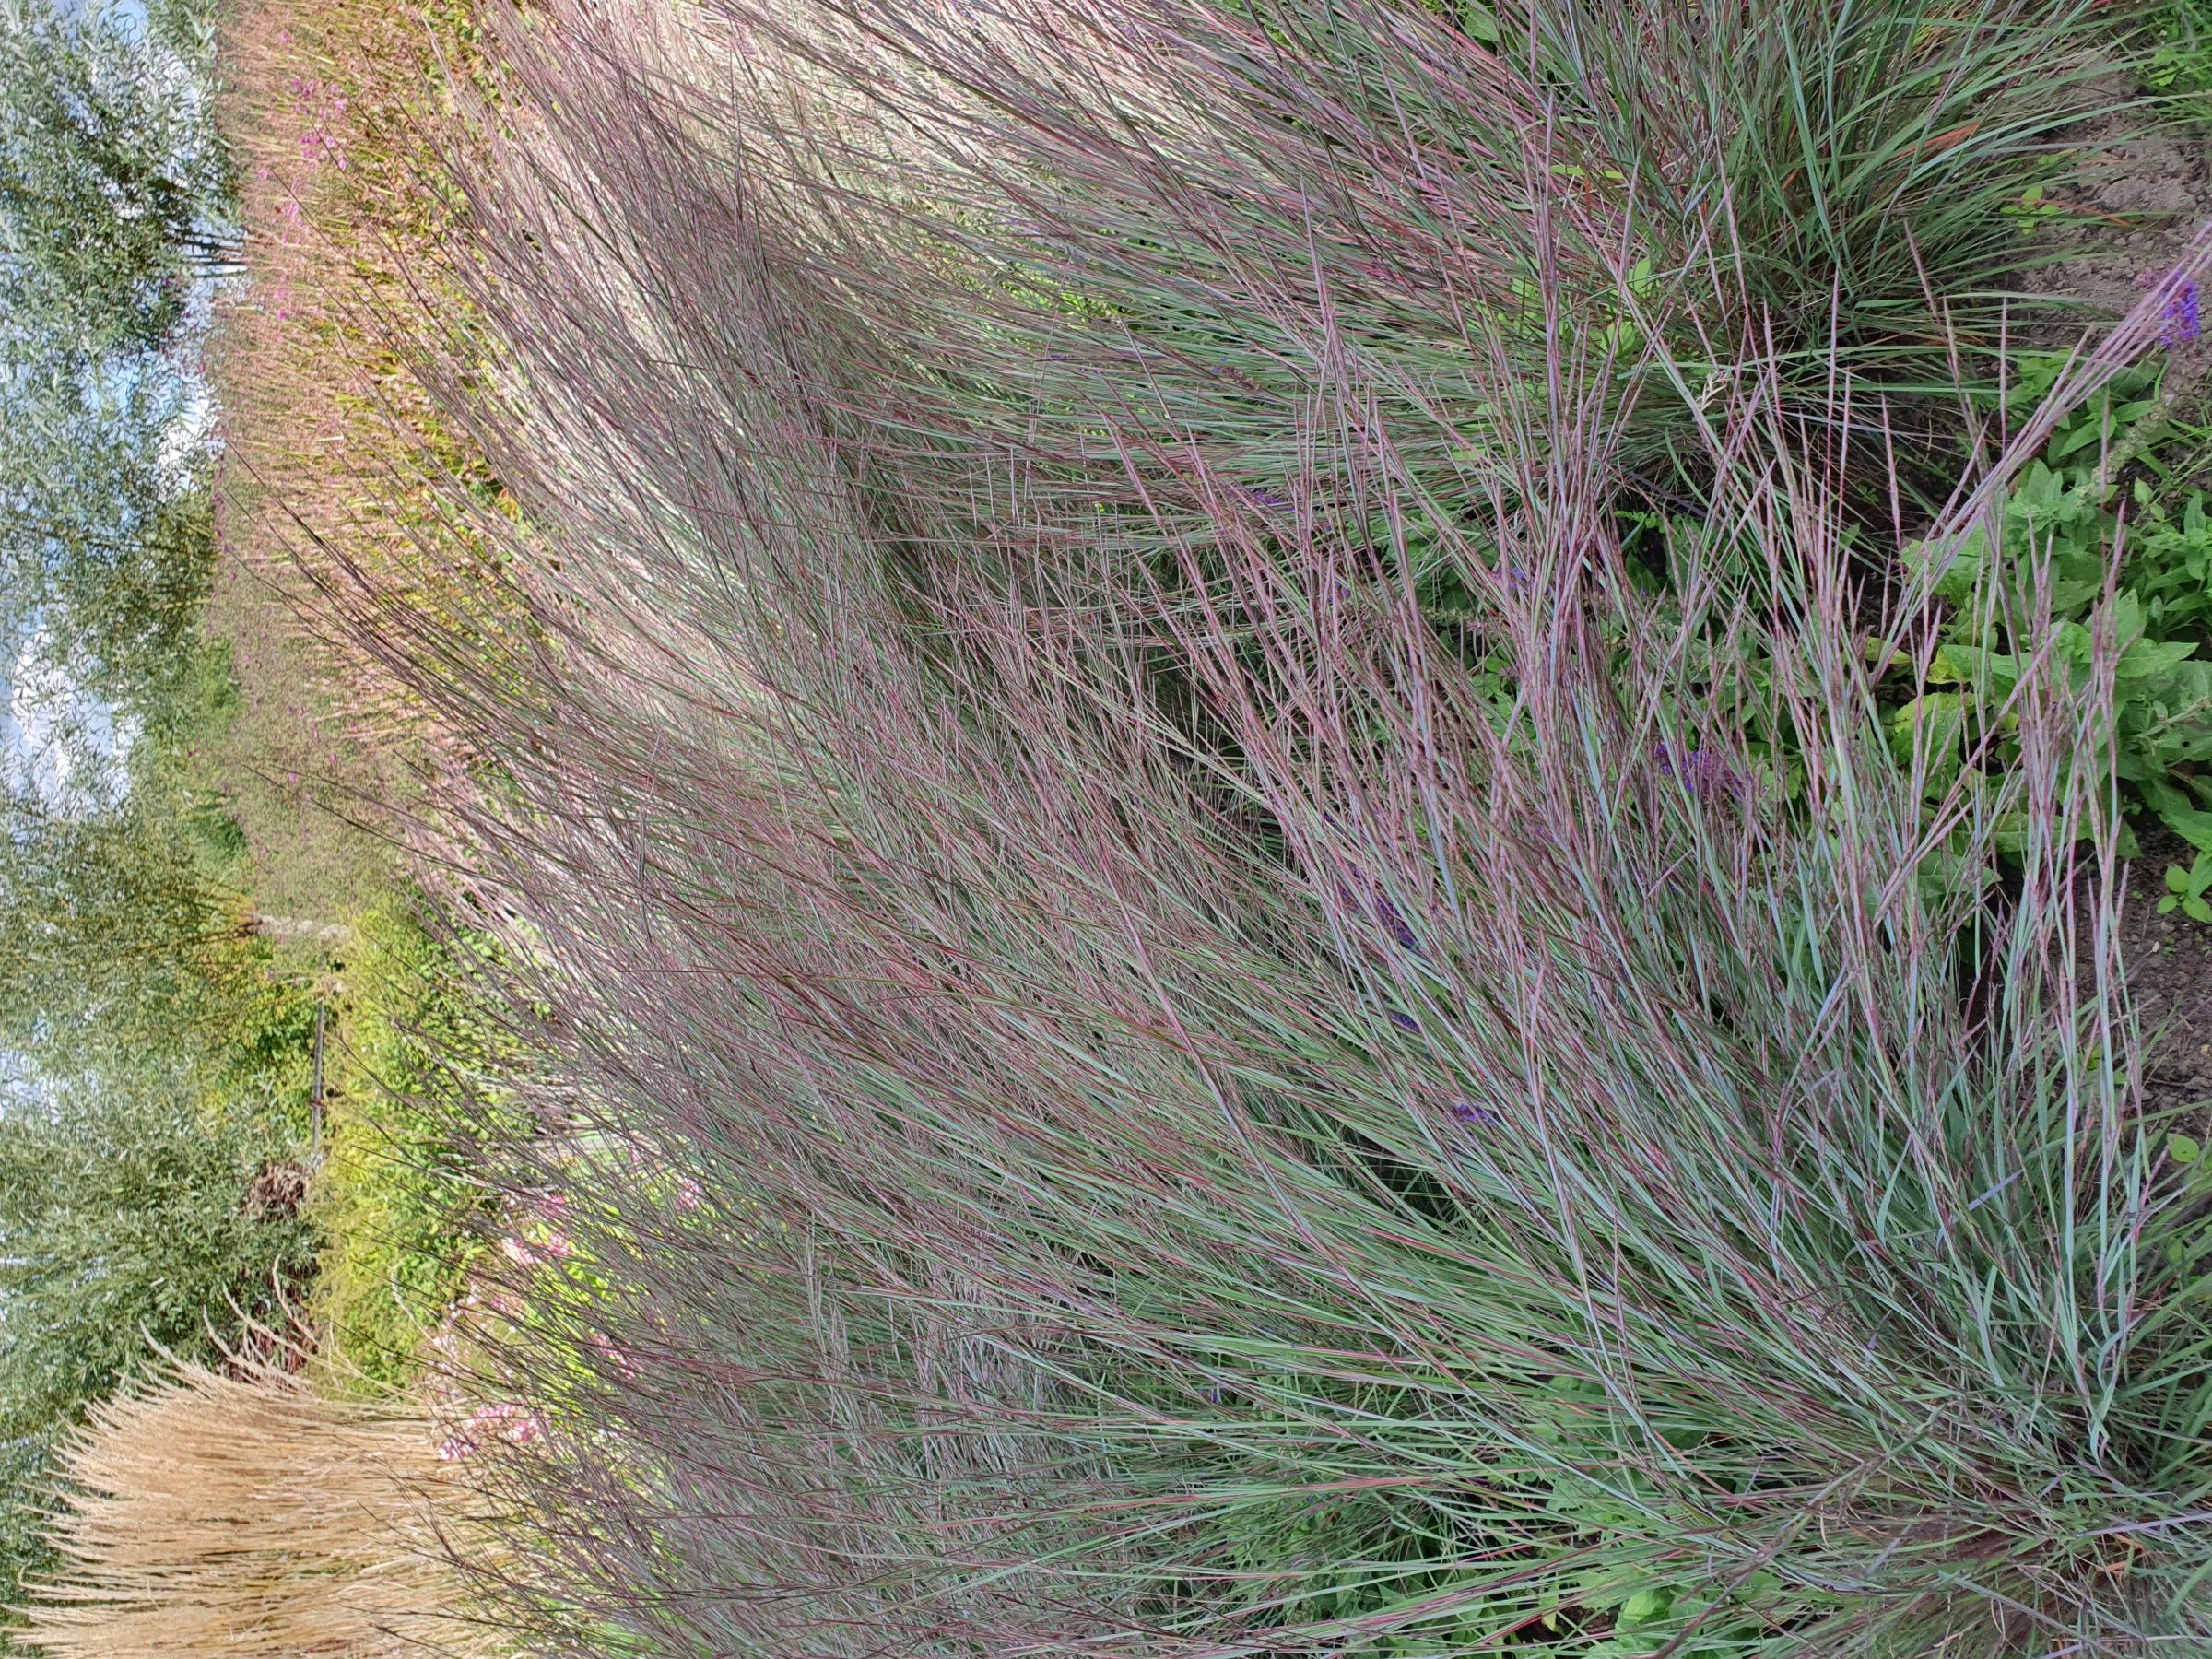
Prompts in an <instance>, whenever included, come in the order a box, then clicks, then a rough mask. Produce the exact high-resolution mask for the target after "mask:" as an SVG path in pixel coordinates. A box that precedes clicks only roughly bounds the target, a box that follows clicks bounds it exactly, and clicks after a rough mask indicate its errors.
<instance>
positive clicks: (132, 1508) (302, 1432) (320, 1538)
mask: <svg viewBox="0 0 2212 1659" xmlns="http://www.w3.org/2000/svg"><path fill="white" fill-rule="evenodd" d="M65 1466H66V1473H67V1475H68V1477H69V1478H70V1480H71V1482H72V1483H73V1485H74V1487H75V1488H76V1493H77V1496H76V1500H75V1501H74V1503H73V1505H72V1506H71V1507H70V1508H69V1509H68V1511H67V1512H65V1513H63V1514H61V1515H60V1516H58V1517H56V1519H55V1521H54V1523H53V1526H54V1531H55V1534H56V1542H57V1544H58V1546H59V1547H60V1550H61V1553H62V1556H63V1559H64V1560H65V1563H66V1568H65V1573H64V1576H63V1578H62V1580H61V1581H60V1582H59V1583H53V1584H50V1585H46V1586H43V1587H41V1589H40V1590H39V1591H38V1592H37V1600H36V1602H35V1605H33V1606H30V1607H29V1608H28V1609H26V1617H27V1618H28V1621H29V1625H28V1629H26V1630H22V1631H20V1632H18V1639H19V1640H20V1641H22V1642H23V1643H24V1645H25V1646H26V1647H28V1648H29V1649H30V1650H32V1651H34V1652H41V1653H48V1654H52V1655H55V1656H56V1659H96V1656H97V1659H155V1656H156V1655H162V1656H166V1655H171V1654H185V1653H189V1654H192V1655H194V1659H264V1656H266V1659H278V1656H279V1655H281V1656H282V1659H301V1656H303V1655H310V1654H312V1655H317V1656H322V1655H330V1656H332V1659H337V1656H339V1655H343V1656H345V1659H381V1656H382V1655H385V1654H392V1655H397V1654H400V1653H406V1654H407V1655H409V1659H423V1656H424V1655H426V1654H450V1655H469V1656H474V1655H488V1654H491V1653H500V1652H504V1651H507V1650H506V1649H505V1648H504V1647H503V1645H502V1644H501V1643H500V1642H499V1641H497V1640H496V1639H495V1637H494V1635H493V1633H492V1632H491V1631H490V1630H488V1629H487V1628H486V1627H484V1626H482V1625H479V1624H477V1623H475V1622H472V1621H471V1620H470V1619H468V1618H466V1617H465V1615H464V1613H463V1608H464V1606H465V1596H464V1594H463V1593H462V1590H461V1586H460V1580H459V1578H458V1575H457V1574H456V1572H455V1571H454V1569H453V1565H452V1562H451V1554H450V1552H451V1548H452V1546H453V1541H454V1540H455V1538H456V1537H457V1536H465V1535H468V1534H469V1533H470V1532H472V1531H473V1527H472V1524H471V1523H472V1518H473V1516H474V1513H475V1503H474V1500H473V1499H472V1498H471V1496H470V1495H469V1494H468V1493H467V1492H466V1491H465V1489H464V1488H461V1487H460V1486H459V1485H457V1484H456V1483H455V1481H454V1480H453V1476H452V1472H451V1471H450V1470H449V1469H448V1468H446V1467H445V1466H444V1465H441V1462H440V1460H439V1457H438V1454H437V1452H436V1449H435V1440H434V1436H433V1434H432V1431H431V1429H430V1426H429V1420H428V1419H427V1418H425V1417H424V1416H423V1415H422V1414H421V1413H420V1411H419V1410H413V1411H410V1410H409V1409H408V1408H407V1406H406V1404H405V1403H404V1402H400V1401H383V1402H364V1401H360V1400H347V1399H330V1398H324V1396H322V1395H321V1394H317V1393H316V1392H315V1390H314V1389H313V1388H312V1386H311V1385H310V1383H309V1382H307V1381H306V1380H305V1379H304V1378H303V1377H301V1376H299V1375H296V1374H288V1373H287V1372H285V1371H280V1370H278V1369H277V1368H276V1367H275V1366H274V1365H270V1364H258V1365H252V1366H249V1367H246V1368H244V1369H243V1371H242V1374H239V1375H226V1374H223V1373H221V1372H218V1371H210V1370H207V1369H206V1368H205V1367H202V1366H197V1365H189V1364H179V1365H177V1366H175V1367H174V1368H173V1369H171V1371H169V1372H168V1373H167V1374H166V1375H164V1376H163V1377H162V1378H160V1379H159V1381H158V1382H155V1383H153V1384H152V1385H150V1386H147V1387H145V1388H142V1389H140V1390H138V1391H136V1392H134V1393H132V1394H128V1395H125V1396H124V1397H122V1398H118V1399H115V1400H112V1401H109V1402H107V1403H105V1404H103V1405H101V1406H97V1407H96V1408H95V1409H94V1411H93V1414H92V1418H91V1421H90V1422H89V1423H88V1424H87V1425H86V1427H85V1428H84V1430H82V1431H81V1432H80V1433H79V1434H78V1435H77V1437H76V1440H75V1441H74V1442H73V1443H72V1444H71V1445H70V1446H69V1447H68V1449H67V1451H66V1453H65Z"/></svg>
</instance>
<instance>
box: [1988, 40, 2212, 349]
mask: <svg viewBox="0 0 2212 1659" xmlns="http://www.w3.org/2000/svg"><path fill="white" fill-rule="evenodd" d="M2110 90H2111V93H2112V104H2113V106H2114V107H2115V108H2116V109H2117V108H2119V107H2120V106H2121V105H2123V104H2124V102H2125V101H2126V89H2125V88H2124V86H2121V85H2117V84H2115V85H2113V86H2112V88H2110ZM2075 137H2076V138H2077V141H2078V142H2080V143H2081V145H2082V147H2083V149H2082V159H2081V162H2080V164H2079V166H2078V167H2077V170H2076V171H2075V174H2074V177H2073V178H2072V180H2071V181H2069V182H2068V183H2067V184H2066V185H2065V186H2064V187H2062V188H2061V189H2060V190H2059V191H2058V192H2057V193H2055V195H2054V198H2053V199H2054V201H2055V202H2056V203H2057V205H2058V206H2059V207H2060V208H2061V210H2062V213H2063V214H2064V215H2065V217H2064V218H2059V219H2056V220H2053V223H2052V224H2051V225H2049V226H2045V227H2042V228H2041V229H2039V232H2038V233H2039V234H2041V235H2048V236H2050V237H2051V238H2052V243H2053V252H2054V253H2056V252H2057V251H2058V250H2060V249H2062V248H2063V249H2065V255H2064V256H2063V257H2062V258H2060V259H2059V260H2058V261H2057V262H2056V263H2054V264H2052V265H2045V266H2044V267H2042V268H2041V270H2040V271H2038V272H2037V273H2036V274H2035V276H2034V277H2033V278H2032V279H2031V280H2030V284H2029V286H2030V288H2032V289H2034V290H2035V291H2037V292H2039V293H2044V294H2049V295H2051V296H2052V297H2053V298H2054V299H2063V300H2065V301H2067V302H2068V305H2067V309H2068V312H2070V313H2071V315H2072V316H2073V317H2074V318H2075V319H2076V320H2077V321H2078V322H2080V323H2083V324H2088V323H2094V322H2101V321H2109V320H2111V319H2112V318H2114V317H2118V316H2121V315H2124V313H2125V312H2128V311H2129V310H2130V309H2132V308H2133V307H2134V305H2135V303H2136V301H2137V300H2140V299H2142V298H2143V294H2144V289H2145V288H2146V286H2147V284H2148V283H2149V282H2150V281H2151V280H2152V279H2153V278H2155V277H2158V276H2159V274H2160V273H2161V272H2163V271H2166V270H2169V269H2171V267H2172V265H2173V264H2174V262H2175V258H2176V256H2177V255H2178V254H2179V253H2180V252H2181V250H2182V249H2183V247H2184V246H2185V245H2186V244H2187V243H2188V241H2189V239H2190V238H2191V237H2192V236H2194V234H2195V233H2196V229H2197V227H2198V226H2200V225H2202V224H2203V223H2204V222H2205V220H2206V219H2207V218H2212V144H2207V141H2206V135H2204V134H2203V133H2201V132H2199V133H2190V132H2183V131H2173V132H2165V133H2155V134H2150V135H2146V134H2145V133H2144V132H2143V130H2142V120H2141V117H2140V116H2139V115H2135V114H2132V113H2131V114H2113V115H2106V116H2100V117H2099V118H2098V119H2096V120H2094V121H2092V122H2089V123H2088V124H2085V126H2084V127H2083V128H2082V129H2080V130H2079V131H2078V132H2077V134H2076V135H2075ZM2068 219H2071V220H2072V221H2073V222H2072V223H2070V224H2069V223H2067V220H2068ZM2062 226H2063V227H2064V228H2063V229H2061V228H2060V227H2062ZM2091 248H2093V249H2094V252H2088V251H2083V252H2077V251H2076V250H2077V249H2082V250H2087V249H2091Z"/></svg>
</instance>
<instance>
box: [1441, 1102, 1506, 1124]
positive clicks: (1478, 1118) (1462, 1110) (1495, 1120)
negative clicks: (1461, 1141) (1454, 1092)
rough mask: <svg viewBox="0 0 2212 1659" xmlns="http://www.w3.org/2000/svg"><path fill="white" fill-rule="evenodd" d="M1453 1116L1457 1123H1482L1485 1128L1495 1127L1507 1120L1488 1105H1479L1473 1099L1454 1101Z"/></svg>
mask: <svg viewBox="0 0 2212 1659" xmlns="http://www.w3.org/2000/svg"><path fill="white" fill-rule="evenodd" d="M1452 1117H1453V1121H1454V1122H1455V1123H1461V1124H1481V1125H1482V1126H1483V1127H1484V1128H1485V1129H1495V1128H1496V1127H1497V1126H1498V1125H1499V1124H1501V1123H1503V1122H1504V1121H1505V1120H1504V1119H1503V1118H1501V1117H1500V1116H1499V1115H1498V1114H1497V1113H1496V1112H1492V1111H1491V1110H1490V1109H1489V1108H1488V1106H1477V1105H1476V1104H1475V1102H1474V1101H1472V1100H1454V1101H1453V1102H1452Z"/></svg>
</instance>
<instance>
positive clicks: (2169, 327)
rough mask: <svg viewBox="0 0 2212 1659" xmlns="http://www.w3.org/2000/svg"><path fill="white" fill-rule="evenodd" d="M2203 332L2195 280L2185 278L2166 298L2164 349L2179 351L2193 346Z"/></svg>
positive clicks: (2193, 278)
mask: <svg viewBox="0 0 2212 1659" xmlns="http://www.w3.org/2000/svg"><path fill="white" fill-rule="evenodd" d="M2204 332H2205V330H2204V320H2203V318H2202V317H2201V316H2200V315H2199V314H2198V311H2197V293H2196V278H2195V277H2186V278H2184V279H2183V281H2181V282H2178V283H2176V284H2175V285H2174V288H2173V291H2172V292H2171V293H2170V294H2168V295H2167V296H2166V317H2165V335H2166V349H2167V350H2169V351H2179V350H2180V349H2181V348H2182V347H2184V346H2194V345H2195V344H2196V342H2197V340H2198V339H2199V337H2201V336H2202V335H2203V334H2204Z"/></svg>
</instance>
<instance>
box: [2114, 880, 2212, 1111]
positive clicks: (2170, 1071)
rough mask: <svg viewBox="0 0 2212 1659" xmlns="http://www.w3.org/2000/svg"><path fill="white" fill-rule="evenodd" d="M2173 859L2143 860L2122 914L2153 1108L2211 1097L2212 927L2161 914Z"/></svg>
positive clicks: (2147, 1100) (2147, 1098) (2123, 946)
mask: <svg viewBox="0 0 2212 1659" xmlns="http://www.w3.org/2000/svg"><path fill="white" fill-rule="evenodd" d="M2166 862H2167V861H2166V860H2164V859H2162V858H2155V859H2154V858H2146V859H2142V860H2138V861H2137V863H2136V866H2135V868H2134V870H2133V872H2132V873H2131V875H2130V877H2129V884H2128V885H2129V892H2128V896H2127V904H2126V907H2125V908H2124V911H2123V912H2121V924H2120V959H2121V962H2122V963H2123V964H2124V967H2125V970H2126V973H2127V988H2128V992H2129V994H2130V995H2131V997H2132V998H2133V999H2134V1001H2135V1005H2136V1017H2137V1018H2139V1019H2140V1020H2141V1021H2142V1024H2143V1034H2144V1037H2145V1039H2146V1045H2145V1046H2146V1051H2147V1055H2148V1061H2149V1063H2148V1065H2147V1066H2146V1068H2145V1073H2144V1087H2143V1095H2144V1104H2145V1106H2146V1107H2147V1108H2148V1109H2150V1110H2152V1111H2159V1110H2164V1109H2167V1108H2172V1107H2182V1106H2188V1105H2192V1104H2194V1103H2197V1102H2199V1101H2205V1100H2212V927H2207V926H2206V925H2204V924H2202V923H2198V922H2192V921H2190V920H2189V919H2188V918H2187V917H2185V916H2183V915H2181V914H2180V913H2178V912H2175V913H2172V914H2169V915H2164V916H2161V915H2159V913H2158V902H2159V896H2160V895H2161V894H2162V893H2163V892H2164V891H2165V883H2164V881H2163V880H2162V879H2161V877H2162V875H2163V872H2164V869H2165V865H2166Z"/></svg>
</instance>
